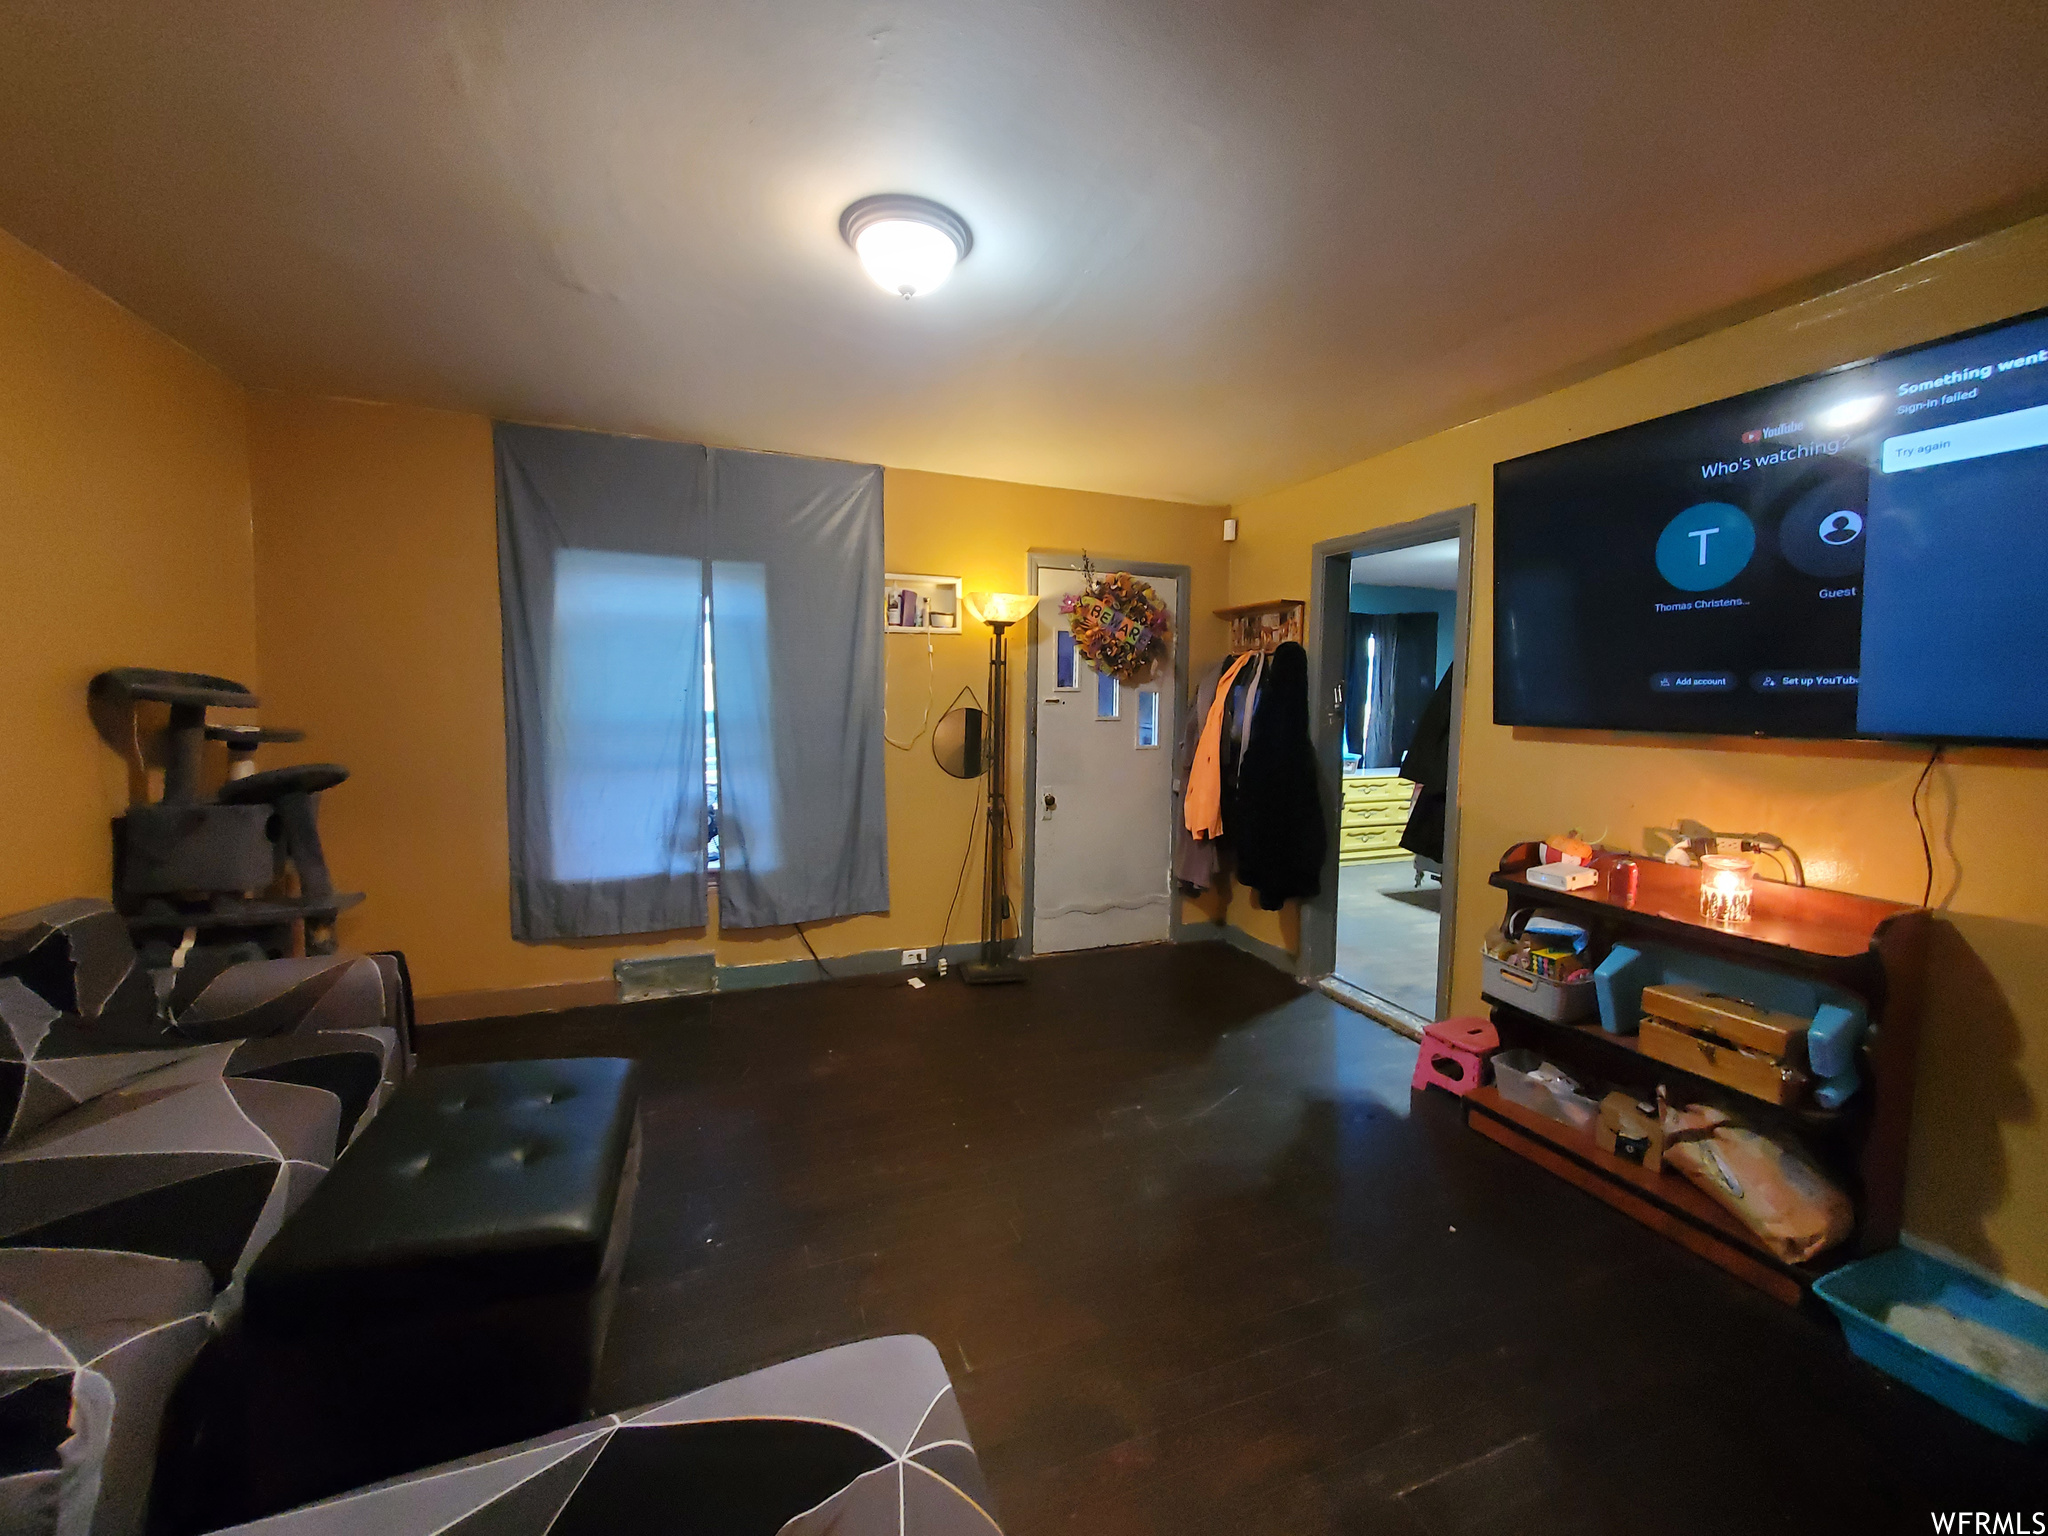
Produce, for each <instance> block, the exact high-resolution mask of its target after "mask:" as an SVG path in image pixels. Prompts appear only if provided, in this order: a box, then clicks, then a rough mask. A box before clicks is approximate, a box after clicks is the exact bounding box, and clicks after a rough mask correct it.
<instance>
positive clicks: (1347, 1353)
mask: <svg viewBox="0 0 2048 1536" xmlns="http://www.w3.org/2000/svg"><path fill="white" fill-rule="evenodd" d="M1030 977H1031V979H1030V982H1029V984H1028V985H1025V986H1019V987H1007V988H1000V987H999V988H988V989H982V990H970V989H967V988H964V987H962V986H961V985H960V984H959V983H958V982H957V981H954V982H946V983H939V984H936V985H934V986H932V987H929V988H927V989H926V990H924V991H922V992H916V991H912V990H910V989H908V988H907V987H905V986H903V985H902V984H901V982H900V981H898V980H897V979H896V978H893V977H891V978H867V979H861V980H856V981H845V982H832V983H820V984H816V985H811V986H804V987H785V988H780V989H775V990H770V991H759V992H751V993H738V994H729V995H725V996H720V997H717V998H710V999H692V1000H689V1001H683V1002H669V1003H643V1004H637V1005H632V1006H626V1007H617V1008H604V1009H589V1010H583V1011H580V1012H575V1013H567V1014H556V1015H551V1016H543V1017H538V1018H527V1019H519V1020H506V1021H497V1022H485V1023H477V1024H465V1025H444V1026H440V1027H437V1028H433V1029H429V1030H427V1031H426V1032H425V1041H424V1046H423V1053H422V1054H423V1056H424V1057H425V1059H426V1060H427V1061H428V1062H429V1063H435V1062H448V1061H458V1060H477V1059H484V1058H489V1057H495V1056H542V1055H595V1054H606V1055H630V1056H635V1057H638V1058H639V1059H640V1060H641V1061H642V1062H643V1063H644V1070H645V1074H646V1078H645V1086H646V1091H647V1099H646V1109H645V1128H646V1136H647V1140H646V1164H645V1175H644V1182H643V1184H642V1187H641V1192H640V1200H639V1205H638V1208H637V1212H636V1216H635V1230H634V1240H633V1246H632V1250H631V1255H630V1258H629V1260H628V1266H627V1274H626V1282H625V1289H624V1292H623V1294H622V1296H621V1300H620V1306H619V1311H618V1315H617V1321H616V1322H615V1324H614V1327H613V1332H612V1336H611V1346H610V1349H609V1351H608V1354H607V1358H606V1362H605V1372H604V1383H603V1395H604V1398H605V1406H607V1407H623V1406H627V1405H630V1404H634V1403H638V1402H643V1401H646V1400H648V1399H651V1398H657V1397H662V1396H666V1395H668V1394H671V1393H675V1392H679V1391H683V1390H686V1389H689V1388H692V1387H696V1386H700V1385H703V1384H706V1383H709V1382H712V1381H717V1380H720V1379H722V1378H724V1377H727V1376H731V1375H734V1374H737V1373H739V1372H742V1371H746V1370H750V1369H752V1368H754V1367H757V1366H762V1365H767V1364H770V1363H772V1362H774V1361H777V1360H783V1359H787V1358H789V1357H791V1356H793V1355H798V1354H802V1353H804V1352H806V1351H808V1350H812V1349H818V1348H822V1347H824V1346H826V1345H830V1344H836V1343H842V1342H844V1341H847V1340H850V1339H857V1338H863V1337H867V1336H870V1335H875V1334H882V1333H894V1332H914V1333H921V1334H924V1335H925V1336H927V1337H928V1338H930V1339H931V1340H932V1341H933V1342H934V1343H936V1344H937V1345H938V1346H939V1349H940V1351H941V1352H942V1353H943V1354H944V1356H945V1359H946V1362H947V1364H948V1366H949V1367H950V1368H951V1370H952V1372H953V1376H954V1380H955V1381H956V1383H957V1384H958V1386H959V1389H960V1395H961V1399H962V1402H963V1405H964V1407H965V1409H966V1413H967V1419H968V1423H969V1424H970V1426H971V1427H972V1430H973V1433H974V1438H975V1441H976V1444H977V1446H978V1447H979V1449H980V1452H981V1455H982V1459H983V1462H984V1464H985V1466H986V1469H987V1471H988V1474H989V1477H990V1480H991V1482H992V1484H993V1486H994V1489H995V1492H996V1497H997V1499H998V1501H999V1503H1000V1505H1001V1512H1002V1515H1003V1519H1004V1524H1005V1528H1006V1529H1007V1530H1008V1531H1009V1532H1010V1533H1011V1536H1036V1533H1041V1532H1051V1531H1062V1532H1082V1533H1088V1536H1120V1533H1125V1532H1173V1533H1179V1536H1199V1533H1204V1532H1229V1533H1232V1536H1257V1533H1268V1532H1271V1533H1281V1532H1285V1533H1289V1536H1312V1533H1318V1532H1326V1531H1346V1532H1349V1531H1386V1532H1394V1533H1404V1532H1431V1533H1449V1532H1464V1531H1491V1532H1513V1533H1536V1532H1547V1531H1560V1532H1562V1531H1571V1532H1606V1531H1615V1532H1621V1531H1627V1532H1654V1533H1656V1536H1678V1533H1683V1532H1690V1531H1703V1532H1704V1531H1712V1532H1743V1533H1746V1532H1761V1531H1786V1532H1798V1533H1802V1536H1811V1533H1816V1532H1827V1531H1837V1530H1840V1531H1888V1530H1894V1529H1896V1530H1900V1531H1925V1530H1927V1529H1928V1525H1927V1517H1926V1513H1925V1511H1926V1510H1927V1509H1928V1508H1929V1507H1930V1505H1931V1506H1933V1507H1937V1508H1958V1507H1960V1508H1967V1509H1973V1510H2009V1509H2024V1510H2026V1511H2029V1512H2031V1511H2033V1510H2037V1509H2048V1472H2044V1463H2043V1461H2042V1459H2041V1458H2039V1457H2037V1456H2035V1455H2033V1454H2031V1453H2028V1452H2024V1451H2021V1450H2019V1449H2017V1448H2015V1447H2012V1446H2009V1445H2007V1444H2006V1443H2005V1442H2003V1441H2000V1440H1998V1439H1996V1438H1995V1437H1993V1436H1990V1435H1988V1434H1986V1433H1983V1432H1981V1431H1979V1430H1978V1429H1976V1428H1975V1427H1974V1426H1973V1425H1970V1424H1968V1423H1966V1422H1964V1421H1962V1420H1960V1419H1957V1418H1955V1417H1953V1416H1952V1415H1950V1414H1948V1413H1947V1412H1946V1411H1945V1410H1942V1409H1940V1408H1937V1407H1935V1406H1933V1405H1931V1404H1929V1403H1927V1402H1926V1401H1925V1400H1923V1399H1921V1398H1919V1397H1918V1396H1917V1395H1915V1394H1913V1393H1912V1392H1910V1391H1907V1390H1906V1389H1904V1388H1899V1387H1895V1386H1893V1385H1891V1384H1890V1383H1889V1382H1888V1381H1887V1380H1886V1379H1885V1378H1883V1377H1881V1376H1879V1375H1877V1374H1876V1373H1874V1372H1871V1371H1869V1370H1867V1369H1866V1368H1864V1367H1863V1366H1861V1365H1860V1364H1858V1363H1857V1362H1855V1361H1854V1360H1852V1359H1850V1358H1849V1356H1848V1355H1847V1353H1846V1351H1845V1350H1844V1348H1843V1346H1842V1344H1841V1342H1840V1338H1839V1336H1838V1334H1837V1333H1836V1332H1835V1330H1834V1329H1833V1327H1832V1326H1831V1325H1830V1324H1829V1323H1827V1322H1826V1321H1825V1320H1824V1319H1822V1318H1818V1317H1811V1316H1806V1315H1802V1314H1799V1313H1795V1312H1792V1311H1790V1310H1788V1309H1786V1308H1783V1307H1780V1306H1778V1305H1777V1304H1776V1303H1773V1302H1771V1301H1769V1300H1767V1299H1765V1298H1764V1297H1762V1296H1759V1295H1757V1294H1755V1293H1753V1292H1751V1291H1749V1290H1748V1289H1746V1288H1745V1287H1743V1286H1742V1285H1740V1284H1738V1283H1737V1282H1735V1281H1733V1280H1731V1279H1729V1278H1727V1277H1726V1276H1724V1275H1722V1274H1721V1273H1720V1272H1719V1271H1718V1270H1715V1269H1713V1268H1711V1267H1709V1266H1707V1265H1706V1264H1704V1263H1702V1262H1701V1261H1699V1260H1696V1259H1694V1258H1693V1257H1692V1256H1691V1255H1689V1254H1687V1253H1684V1252H1683V1251H1681V1250H1679V1249H1677V1248H1676V1247H1674V1246H1672V1245H1670V1244H1668V1243H1666V1242H1665V1241H1663V1240H1662V1239H1660V1238H1658V1237H1656V1236H1655V1235H1654V1234H1652V1233H1650V1232H1648V1231H1647V1230H1645V1229H1643V1228H1641V1227H1638V1226H1636V1225H1635V1224H1634V1223H1632V1222H1630V1221H1629V1220H1627V1219H1626V1218H1625V1217H1622V1216H1620V1215H1619V1214H1617V1213H1616V1212H1613V1211H1610V1210H1609V1209H1608V1208H1607V1207H1605V1206H1603V1205H1601V1204H1599V1203H1598V1202H1596V1201H1594V1200H1593V1199H1591V1198H1590V1197H1588V1196H1586V1195H1584V1194H1581V1193H1580V1192H1579V1191H1577V1190H1575V1189H1572V1188H1571V1187H1569V1186H1567V1185H1565V1184H1563V1183H1562V1182H1560V1181H1558V1180H1556V1179H1553V1178H1551V1177H1550V1176H1549V1175H1547V1174H1545V1173H1543V1172H1542V1171H1540V1170H1538V1169H1536V1168H1535V1167H1533V1166H1531V1165H1529V1164H1527V1163H1524V1162H1522V1161H1520V1160H1519V1159H1517V1158H1515V1157H1514V1156H1512V1155H1511V1154H1509V1153H1507V1152H1505V1151H1503V1150H1502V1149H1500V1148H1498V1147H1495V1146H1493V1145H1492V1144H1491V1143H1489V1142H1486V1141H1484V1140H1482V1139H1481V1138H1479V1137H1478V1136H1476V1135H1474V1134H1472V1133H1471V1132H1469V1131H1467V1130H1466V1129H1465V1128H1464V1126H1463V1124H1462V1122H1461V1119H1460V1116H1459V1114H1458V1107H1457V1105H1456V1103H1455V1102H1454V1101H1453V1100H1451V1099H1449V1098H1447V1097H1445V1096H1444V1095H1442V1094H1438V1093H1430V1094H1426V1095H1422V1096H1419V1097H1417V1098H1414V1099H1413V1100H1411V1098H1410V1095H1409V1090H1408V1073H1409V1071H1410V1069H1411V1067H1412V1064H1413V1061H1414V1055H1413V1047H1412V1046H1410V1045H1408V1044H1407V1043H1406V1042H1404V1041H1402V1040H1400V1039H1399V1038H1397V1037H1396V1036H1394V1035H1391V1034H1389V1033H1387V1032H1385V1031H1384V1030H1382V1029H1380V1028H1379V1027H1378V1026H1377V1025H1374V1024H1372V1023H1371V1022H1369V1021H1367V1020H1365V1019H1363V1018H1360V1017H1359V1016H1357V1015H1355V1014H1352V1013H1348V1012H1346V1011H1345V1010H1343V1009H1341V1008H1339V1007H1337V1006H1336V1005H1334V1004H1332V1003H1330V1002H1328V1001H1327V1000H1326V999H1324V998H1322V997H1320V996H1318V995H1315V994H1312V993H1305V992H1303V991H1302V990H1301V989H1299V988H1298V987H1296V986H1295V985H1294V984H1293V983H1292V982H1290V981H1288V980H1287V979H1286V978H1284V977H1282V976H1281V975H1279V974H1278V973H1277V972H1275V971H1273V970H1270V969H1269V968H1267V967H1265V966H1263V965H1261V964H1260V963H1258V962H1257V961H1255V960H1252V959H1249V958H1247V957H1245V956H1243V955H1241V954H1238V953H1236V952H1234V951H1232V950H1229V949H1226V948H1224V947H1222V946H1220V945H1214V944H1205V945H1197V946H1184V947H1180V948H1173V947H1168V946H1156V947H1151V948H1144V949H1135V950H1121V951H1114V952H1103V953H1098V954H1093V955H1079V956H1072V957H1066V958H1061V959H1054V960H1046V961H1039V962H1035V963H1034V964H1033V965H1032V966H1031V967H1030ZM2020 1528H2021V1529H2026V1528H2028V1527H2027V1526H2026V1525H2025V1524H2024V1523H2023V1524H2022V1525H2021V1527H2020Z"/></svg>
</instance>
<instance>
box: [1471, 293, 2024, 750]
mask: <svg viewBox="0 0 2048 1536" xmlns="http://www.w3.org/2000/svg"><path fill="white" fill-rule="evenodd" d="M1493 487H1494V719H1495V720H1496V721H1497V722H1499V723H1501V724H1503V725H1528V726H1558V727H1578V728H1588V729H1604V730H1624V731H1688V732H1710V733H1716V734H1736V735H1764V736H1819V737H1848V736H1870V737H1907V738H1915V739H1920V740H1927V741H1935V740H1940V741H2004V742H2024V743H2028V744H2033V745H2044V744H2048V592H2044V587H2048V311H2041V312H2038V313H2036V314H2033V315H2027V316H2022V317H2020V318H2019V319H2016V320H2010V321H2006V322H2003V323H2001V324H1998V325H1993V326H1985V327H1983V328H1982V329H1979V330H1975V331H1969V332H1965V333H1963V334H1961V335H1958V336H1952V337H1949V338H1947V339H1945V340H1942V341H1937V342H1932V343H1929V344H1928V345H1926V346H1921V347H1913V348H1910V349H1908V350H1906V351H1903V352H1895V353H1891V354H1889V355H1887V356H1884V357H1880V358H1874V359H1872V360H1871V361H1869V362H1865V363H1854V364H1851V365H1849V366H1847V367H1844V368H1837V369H1834V370H1833V371H1831V372H1828V373H1824V374H1818V375H1815V376H1814V377H1812V378H1806V379H1799V380H1795V381H1793V382H1792V383H1789V384H1779V385H1775V386H1773V387H1771V388H1769V389H1759V390H1754V391H1752V392H1751V393H1749V394H1746V395H1738V396H1736V397H1735V398H1733V399H1729V400H1723V401H1720V402H1718V403H1716V404H1713V405H1704V406H1700V407H1698V408H1697V409H1694V410H1690V411H1681V412H1679V413H1678V414H1676V415H1673V416H1664V417H1660V418H1658V419H1657V420H1655V421H1648V422H1644V423H1642V424H1641V425H1639V426H1633V427H1625V428H1623V429H1622V430H1620V431H1617V432H1609V433H1606V434H1604V435H1603V436H1600V437H1593V438H1587V439H1585V440H1584V441H1582V442H1576V443H1567V444H1565V445H1564V446H1562V447H1559V448H1552V449H1549V450H1547V451H1545V452H1543V453H1534V454H1530V455H1528V456H1527V457H1525V458H1519V459H1512V460H1509V461H1508V462H1507V463H1504V464H1496V465H1495V466H1494V472H1493Z"/></svg>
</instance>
